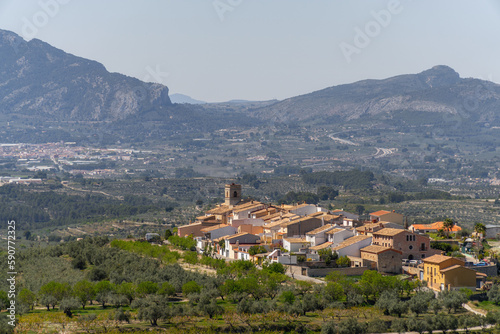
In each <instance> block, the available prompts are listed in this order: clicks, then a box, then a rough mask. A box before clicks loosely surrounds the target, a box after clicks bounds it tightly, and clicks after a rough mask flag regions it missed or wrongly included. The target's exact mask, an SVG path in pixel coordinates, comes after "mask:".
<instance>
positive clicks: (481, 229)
mask: <svg viewBox="0 0 500 334" xmlns="http://www.w3.org/2000/svg"><path fill="white" fill-rule="evenodd" d="M474 232H476V234H477V236H478V237H479V234H481V235H482V236H483V237H484V235H485V234H486V226H485V225H484V224H483V223H476V224H475V225H474Z"/></svg>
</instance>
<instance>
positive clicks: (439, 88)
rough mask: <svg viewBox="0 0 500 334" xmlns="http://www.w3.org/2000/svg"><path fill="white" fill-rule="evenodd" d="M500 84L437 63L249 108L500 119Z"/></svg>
mask: <svg viewBox="0 0 500 334" xmlns="http://www.w3.org/2000/svg"><path fill="white" fill-rule="evenodd" d="M499 111H500V86H499V85H497V84H494V83H492V82H488V81H484V80H478V79H470V78H467V79H463V78H460V76H459V74H458V73H457V72H455V71H454V70H453V69H452V68H450V67H447V66H435V67H433V68H431V69H429V70H426V71H423V72H421V73H418V74H406V75H399V76H396V77H392V78H388V79H384V80H363V81H359V82H355V83H351V84H345V85H339V86H333V87H329V88H325V89H323V90H319V91H316V92H313V93H310V94H305V95H301V96H297V97H292V98H289V99H286V100H283V101H279V102H277V103H274V104H272V105H269V106H266V107H263V108H258V109H255V110H252V111H251V114H252V116H255V117H259V118H261V119H271V120H280V121H284V122H286V121H305V120H317V121H324V120H328V119H332V120H336V121H351V120H357V119H360V118H363V119H374V118H379V117H380V116H383V117H384V118H391V117H394V116H395V115H397V114H398V113H405V114H406V115H408V113H413V116H416V115H419V114H422V115H423V114H428V113H439V114H446V115H449V116H450V117H454V116H458V117H463V118H470V119H471V120H474V121H477V122H484V123H486V122H488V123H491V124H498V123H499V120H500V113H499Z"/></svg>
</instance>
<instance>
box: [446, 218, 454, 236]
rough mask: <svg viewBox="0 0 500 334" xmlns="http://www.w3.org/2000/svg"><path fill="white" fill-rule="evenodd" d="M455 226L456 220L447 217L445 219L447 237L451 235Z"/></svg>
mask: <svg viewBox="0 0 500 334" xmlns="http://www.w3.org/2000/svg"><path fill="white" fill-rule="evenodd" d="M453 226H455V222H454V221H453V220H452V219H450V218H446V219H445V220H444V221H443V229H444V230H445V231H446V236H447V237H448V236H449V235H450V231H451V230H452V229H453Z"/></svg>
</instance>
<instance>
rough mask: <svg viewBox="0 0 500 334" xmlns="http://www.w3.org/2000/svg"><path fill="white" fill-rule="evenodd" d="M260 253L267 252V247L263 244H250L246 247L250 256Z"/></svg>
mask: <svg viewBox="0 0 500 334" xmlns="http://www.w3.org/2000/svg"><path fill="white" fill-rule="evenodd" d="M262 253H267V249H266V247H264V246H260V245H259V246H252V247H250V248H249V249H248V254H250V255H251V256H254V255H257V254H262Z"/></svg>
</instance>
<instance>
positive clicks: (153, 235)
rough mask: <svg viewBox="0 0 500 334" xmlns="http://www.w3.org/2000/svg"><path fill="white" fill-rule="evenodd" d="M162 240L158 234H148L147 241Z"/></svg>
mask: <svg viewBox="0 0 500 334" xmlns="http://www.w3.org/2000/svg"><path fill="white" fill-rule="evenodd" d="M153 240H160V235H159V234H158V233H146V241H153Z"/></svg>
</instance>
